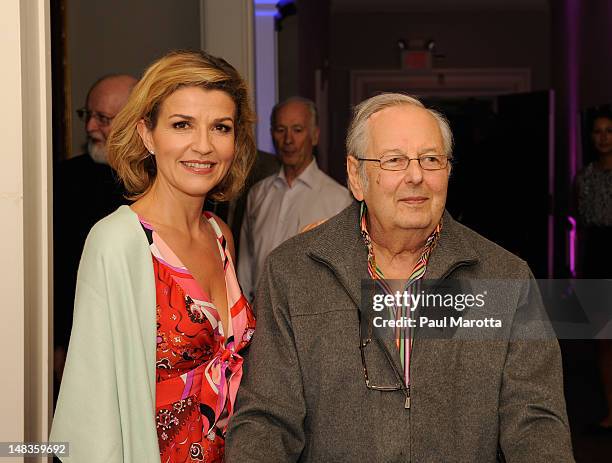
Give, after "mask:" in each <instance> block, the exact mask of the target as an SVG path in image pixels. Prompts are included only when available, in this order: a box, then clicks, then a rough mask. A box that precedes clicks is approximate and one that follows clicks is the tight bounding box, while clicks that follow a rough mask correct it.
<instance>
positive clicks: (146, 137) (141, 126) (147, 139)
mask: <svg viewBox="0 0 612 463" xmlns="http://www.w3.org/2000/svg"><path fill="white" fill-rule="evenodd" d="M136 130H137V131H138V135H140V139H141V140H142V143H144V145H145V148H146V149H147V150H149V152H150V153H155V145H154V144H153V134H152V133H151V130H150V129H149V128H148V127H147V124H146V123H145V121H144V119H140V120H139V121H138V124H136Z"/></svg>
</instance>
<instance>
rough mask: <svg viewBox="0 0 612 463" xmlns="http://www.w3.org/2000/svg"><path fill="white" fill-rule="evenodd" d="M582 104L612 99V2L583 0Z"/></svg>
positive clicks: (581, 50) (605, 102) (581, 48)
mask: <svg viewBox="0 0 612 463" xmlns="http://www.w3.org/2000/svg"><path fill="white" fill-rule="evenodd" d="M580 6H581V9H582V15H581V27H580V40H581V43H580V54H581V63H580V69H581V73H582V76H581V81H580V84H581V88H580V99H581V101H580V106H581V107H583V108H588V107H590V106H598V105H601V104H610V103H612V46H611V45H612V24H611V22H612V2H611V1H610V0H589V1H588V2H585V1H583V2H582V3H581V4H580Z"/></svg>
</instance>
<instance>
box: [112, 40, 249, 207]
mask: <svg viewBox="0 0 612 463" xmlns="http://www.w3.org/2000/svg"><path fill="white" fill-rule="evenodd" d="M191 86H193V87H201V88H203V89H206V90H221V91H223V92H225V93H227V94H228V95H229V96H230V97H231V99H232V100H233V101H234V104H235V105H236V114H235V118H234V119H235V122H234V127H235V129H234V130H235V142H234V144H235V152H234V159H233V161H232V164H231V166H230V168H229V171H228V172H227V174H226V175H225V177H224V178H223V180H221V182H220V183H219V184H218V185H216V186H215V187H214V188H213V189H212V190H211V191H210V192H209V193H208V195H207V197H208V198H209V199H212V200H214V201H229V200H231V199H232V198H234V197H235V196H236V195H237V194H238V193H239V192H240V190H241V189H242V187H243V186H244V181H245V179H246V177H247V175H248V173H249V170H250V169H251V166H252V164H253V161H254V160H255V156H256V152H257V151H256V147H255V139H254V137H253V123H254V122H255V114H254V112H253V110H252V108H251V103H250V95H249V92H248V89H247V85H246V83H245V82H244V80H242V77H240V74H238V72H237V71H236V69H234V68H233V67H232V66H231V65H230V64H228V63H227V62H226V61H225V60H224V59H222V58H217V57H215V56H212V55H209V54H207V53H205V52H201V51H174V52H170V53H168V54H167V55H166V56H164V57H162V58H160V59H159V60H157V61H156V62H154V63H153V64H152V65H151V66H149V68H148V69H147V70H146V71H145V73H144V75H143V76H142V78H141V79H140V81H139V82H138V83H137V84H136V86H135V87H134V89H133V90H132V93H131V94H130V97H129V99H128V101H127V104H126V105H125V107H124V108H123V109H122V110H121V112H120V113H119V114H118V115H117V116H116V117H115V119H114V120H113V123H112V127H111V133H110V135H109V137H108V142H107V143H108V145H107V146H108V161H109V164H110V165H111V167H112V168H113V169H115V170H116V171H117V175H118V176H119V178H120V179H121V181H122V182H123V184H124V185H125V189H126V191H127V192H128V197H129V199H132V200H136V199H138V198H140V197H142V196H143V195H144V194H145V193H147V192H148V191H149V190H150V188H151V186H152V185H153V182H154V181H155V177H156V176H157V165H156V162H155V156H153V155H151V154H150V153H149V151H148V150H147V148H146V147H145V145H144V143H143V141H142V139H141V138H140V135H139V134H138V131H137V130H136V126H137V125H138V123H139V121H141V120H144V122H145V124H146V125H147V127H148V128H149V129H150V130H153V129H154V128H155V127H156V125H157V119H158V116H159V112H160V108H161V105H162V104H163V103H164V101H165V100H166V98H168V97H169V96H170V95H171V94H172V93H174V92H175V91H176V90H178V89H179V88H182V87H191Z"/></svg>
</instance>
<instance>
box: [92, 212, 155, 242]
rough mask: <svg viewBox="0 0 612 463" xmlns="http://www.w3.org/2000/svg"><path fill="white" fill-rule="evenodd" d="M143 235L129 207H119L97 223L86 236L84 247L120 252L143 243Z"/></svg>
mask: <svg viewBox="0 0 612 463" xmlns="http://www.w3.org/2000/svg"><path fill="white" fill-rule="evenodd" d="M143 238H144V233H143V232H142V227H141V225H140V221H139V220H138V216H137V215H136V213H135V212H134V211H132V209H130V207H129V206H125V205H124V206H121V207H119V208H118V209H117V210H116V211H115V212H113V213H112V214H109V215H107V216H106V217H104V218H103V219H101V220H100V221H98V222H97V223H96V224H95V225H94V226H93V227H92V228H91V230H90V232H89V234H88V235H87V241H86V244H85V247H86V248H87V247H90V248H91V247H95V248H97V249H100V250H114V251H115V252H116V251H121V250H124V249H129V248H130V247H131V246H133V245H134V244H135V243H136V242H139V241H143Z"/></svg>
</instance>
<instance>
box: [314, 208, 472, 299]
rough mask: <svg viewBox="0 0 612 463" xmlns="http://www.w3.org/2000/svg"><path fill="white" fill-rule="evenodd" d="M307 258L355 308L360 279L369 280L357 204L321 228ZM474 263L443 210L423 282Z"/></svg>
mask: <svg viewBox="0 0 612 463" xmlns="http://www.w3.org/2000/svg"><path fill="white" fill-rule="evenodd" d="M318 231H319V233H318V236H317V237H316V239H315V240H313V241H312V245H311V246H310V249H309V250H308V255H309V256H310V257H311V258H313V259H314V260H316V261H318V262H322V263H324V264H325V265H327V266H328V267H329V268H330V269H331V270H332V272H333V273H334V275H335V276H336V278H338V280H339V282H340V284H342V286H343V287H344V289H345V290H346V292H347V293H348V295H349V296H350V297H351V299H352V300H353V302H354V303H355V305H357V306H359V301H360V298H361V280H362V279H369V278H370V276H369V275H368V250H367V247H366V245H365V243H364V242H363V238H362V237H361V233H360V230H359V203H358V202H357V201H354V202H353V204H352V205H350V206H349V207H348V208H346V209H345V210H344V211H342V212H341V213H340V214H338V215H337V216H335V217H334V218H332V219H330V220H329V221H327V222H326V223H325V224H323V225H321V226H320V227H319V229H318ZM477 262H478V253H477V252H476V250H475V249H474V247H473V246H472V244H471V243H470V241H469V239H468V237H467V236H466V233H465V231H464V229H463V226H462V225H460V224H459V223H457V222H455V220H453V218H452V217H451V215H450V214H449V213H448V212H447V211H445V212H444V216H443V226H442V231H441V233H440V238H439V240H438V243H437V245H436V247H435V248H434V250H433V252H432V253H431V256H430V258H429V262H428V264H427V272H426V273H425V278H427V279H441V278H445V277H446V276H448V275H449V274H450V273H451V272H452V271H453V270H454V269H455V268H457V267H460V266H463V265H473V264H475V263H477Z"/></svg>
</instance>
